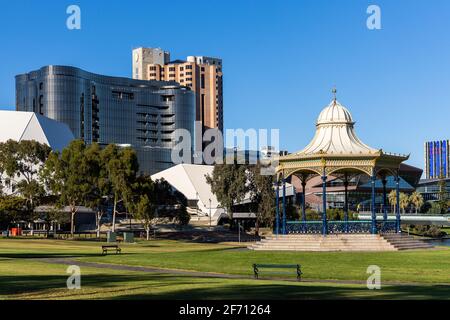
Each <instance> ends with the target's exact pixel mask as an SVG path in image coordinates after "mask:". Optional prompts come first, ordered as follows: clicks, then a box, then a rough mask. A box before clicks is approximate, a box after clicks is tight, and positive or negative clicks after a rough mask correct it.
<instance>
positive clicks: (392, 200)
mask: <svg viewBox="0 0 450 320" xmlns="http://www.w3.org/2000/svg"><path fill="white" fill-rule="evenodd" d="M388 201H389V204H390V205H391V206H393V207H394V212H397V210H396V209H397V192H396V191H395V190H392V191H391V192H389V194H388Z"/></svg>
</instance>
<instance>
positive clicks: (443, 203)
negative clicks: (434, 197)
mask: <svg viewBox="0 0 450 320" xmlns="http://www.w3.org/2000/svg"><path fill="white" fill-rule="evenodd" d="M438 186H439V200H438V201H437V203H438V204H439V207H440V211H441V212H440V213H441V214H446V213H447V211H448V199H447V197H448V196H447V182H446V180H445V177H444V175H443V174H441V175H440V178H439V182H438Z"/></svg>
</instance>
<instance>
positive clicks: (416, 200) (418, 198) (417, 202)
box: [409, 191, 424, 213]
mask: <svg viewBox="0 0 450 320" xmlns="http://www.w3.org/2000/svg"><path fill="white" fill-rule="evenodd" d="M409 200H410V202H411V203H412V204H413V205H414V208H415V209H416V213H418V212H419V209H420V208H421V207H422V206H423V204H424V201H423V197H422V195H421V194H420V193H418V192H417V191H414V192H413V193H412V194H411V195H410V196H409Z"/></svg>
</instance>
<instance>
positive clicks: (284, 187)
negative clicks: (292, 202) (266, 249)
mask: <svg viewBox="0 0 450 320" xmlns="http://www.w3.org/2000/svg"><path fill="white" fill-rule="evenodd" d="M281 233H282V234H286V179H285V178H284V173H283V222H282V232H281Z"/></svg>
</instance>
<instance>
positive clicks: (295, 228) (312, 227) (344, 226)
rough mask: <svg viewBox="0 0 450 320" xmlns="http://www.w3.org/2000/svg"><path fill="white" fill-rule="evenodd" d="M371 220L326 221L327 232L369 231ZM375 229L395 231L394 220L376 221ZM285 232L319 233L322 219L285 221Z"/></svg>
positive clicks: (388, 231) (387, 231)
mask: <svg viewBox="0 0 450 320" xmlns="http://www.w3.org/2000/svg"><path fill="white" fill-rule="evenodd" d="M371 230H372V221H371V220H351V221H347V222H346V221H328V222H327V231H328V234H338V233H371ZM377 230H378V232H380V233H394V232H396V222H395V221H386V222H385V221H377ZM286 233H287V234H296V233H298V234H302V233H303V234H307V233H311V234H316V233H317V234H320V233H322V221H287V222H286Z"/></svg>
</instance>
